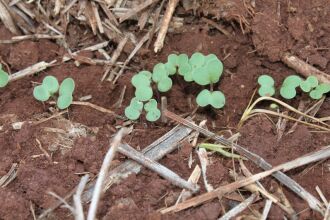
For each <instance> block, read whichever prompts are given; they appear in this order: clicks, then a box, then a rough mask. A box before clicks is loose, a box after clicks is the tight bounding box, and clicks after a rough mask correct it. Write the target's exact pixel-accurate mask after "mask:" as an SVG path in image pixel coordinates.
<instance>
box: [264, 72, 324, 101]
mask: <svg viewBox="0 0 330 220" xmlns="http://www.w3.org/2000/svg"><path fill="white" fill-rule="evenodd" d="M258 83H259V85H260V88H259V90H258V93H259V95H260V96H273V95H274V94H275V87H274V80H273V78H272V77H271V76H268V75H261V76H259V78H258ZM298 88H300V89H301V91H303V92H306V93H309V96H310V97H311V98H312V99H321V98H322V96H323V95H324V94H326V93H328V92H330V84H327V83H320V84H319V81H318V80H317V78H316V77H315V76H309V77H308V78H307V79H306V80H303V79H302V78H301V77H299V76H297V75H290V76H288V77H286V78H285V79H284V81H283V83H282V86H281V88H280V95H281V96H282V97H283V98H285V99H293V98H294V97H296V95H297V89H298Z"/></svg>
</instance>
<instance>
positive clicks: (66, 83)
mask: <svg viewBox="0 0 330 220" xmlns="http://www.w3.org/2000/svg"><path fill="white" fill-rule="evenodd" d="M74 88H75V83H74V80H73V79H72V78H66V79H65V80H63V81H62V83H61V85H60V90H59V94H60V95H72V93H73V91H74Z"/></svg>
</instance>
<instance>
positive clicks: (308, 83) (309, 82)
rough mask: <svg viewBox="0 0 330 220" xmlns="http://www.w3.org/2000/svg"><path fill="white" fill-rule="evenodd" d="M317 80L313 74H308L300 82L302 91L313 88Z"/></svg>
mask: <svg viewBox="0 0 330 220" xmlns="http://www.w3.org/2000/svg"><path fill="white" fill-rule="evenodd" d="M318 84H319V81H318V80H317V78H316V77H315V76H309V77H307V79H306V80H305V81H301V82H300V88H301V90H302V91H304V92H310V91H311V90H312V89H313V88H315V87H317V86H318Z"/></svg>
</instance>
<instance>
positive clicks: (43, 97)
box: [33, 85, 50, 102]
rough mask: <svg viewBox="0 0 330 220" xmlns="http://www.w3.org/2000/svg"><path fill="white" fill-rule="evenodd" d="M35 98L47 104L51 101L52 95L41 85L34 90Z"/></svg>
mask: <svg viewBox="0 0 330 220" xmlns="http://www.w3.org/2000/svg"><path fill="white" fill-rule="evenodd" d="M33 97H34V98H35V99H37V100H39V101H41V102H45V101H47V100H48V99H49V97H50V93H49V92H48V90H47V89H46V88H45V86H44V85H39V86H36V87H34V89H33Z"/></svg>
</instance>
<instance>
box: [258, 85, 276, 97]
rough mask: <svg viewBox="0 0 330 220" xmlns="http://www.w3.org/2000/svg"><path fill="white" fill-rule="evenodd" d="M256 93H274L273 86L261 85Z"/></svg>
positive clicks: (264, 94)
mask: <svg viewBox="0 0 330 220" xmlns="http://www.w3.org/2000/svg"><path fill="white" fill-rule="evenodd" d="M258 93H259V95H260V96H268V97H271V96H273V95H274V94H275V88H274V87H273V86H261V87H260V88H259V90H258Z"/></svg>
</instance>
